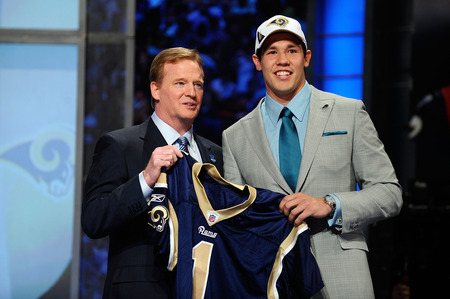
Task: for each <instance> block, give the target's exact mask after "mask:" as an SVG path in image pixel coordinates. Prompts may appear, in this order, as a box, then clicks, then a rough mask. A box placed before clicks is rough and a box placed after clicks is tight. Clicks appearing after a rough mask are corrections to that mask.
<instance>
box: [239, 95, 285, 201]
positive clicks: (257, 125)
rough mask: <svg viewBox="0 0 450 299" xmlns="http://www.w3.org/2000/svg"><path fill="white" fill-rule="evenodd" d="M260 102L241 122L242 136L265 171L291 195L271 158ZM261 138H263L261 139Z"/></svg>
mask: <svg viewBox="0 0 450 299" xmlns="http://www.w3.org/2000/svg"><path fill="white" fill-rule="evenodd" d="M262 102H263V101H260V102H259V104H258V106H257V107H256V109H254V110H253V111H252V112H250V114H249V115H248V117H246V118H245V119H243V120H242V126H243V128H244V135H245V136H246V137H247V138H248V141H249V142H250V144H251V145H252V148H253V150H254V151H255V154H256V156H257V157H258V159H259V161H260V162H261V165H262V166H263V167H264V168H265V170H266V171H267V172H268V173H269V174H270V175H271V176H272V178H273V179H274V180H275V182H276V183H277V184H278V185H279V186H280V187H281V188H282V189H283V190H284V191H286V192H287V193H292V190H291V188H290V187H289V185H288V183H287V182H286V181H285V179H284V177H283V175H282V174H281V172H280V168H279V167H278V165H277V163H276V162H275V159H274V158H273V155H272V150H271V149H270V145H269V142H268V141H267V137H266V132H265V130H264V123H263V120H262V116H261V104H262ZM261 136H263V138H261Z"/></svg>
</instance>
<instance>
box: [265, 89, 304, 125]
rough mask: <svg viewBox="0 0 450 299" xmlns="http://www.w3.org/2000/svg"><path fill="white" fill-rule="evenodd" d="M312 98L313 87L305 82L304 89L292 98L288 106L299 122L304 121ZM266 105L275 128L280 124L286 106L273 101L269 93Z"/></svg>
mask: <svg viewBox="0 0 450 299" xmlns="http://www.w3.org/2000/svg"><path fill="white" fill-rule="evenodd" d="M310 98H311V85H309V83H308V82H307V81H305V85H304V86H303V88H302V89H301V90H300V91H299V92H298V93H297V94H296V95H295V96H294V97H293V98H292V100H291V101H290V102H289V104H288V105H287V106H286V107H288V108H289V110H291V111H292V113H293V114H294V116H295V117H296V118H297V119H298V120H299V121H303V118H304V116H305V112H306V109H307V108H308V106H309V101H310ZM265 105H266V109H267V115H268V116H269V119H270V121H271V122H272V124H273V125H274V126H275V125H276V123H277V122H278V118H279V116H280V113H281V110H283V108H284V106H283V105H281V104H280V103H278V102H277V101H275V100H274V99H272V98H271V97H270V96H269V95H268V94H267V93H266V98H265Z"/></svg>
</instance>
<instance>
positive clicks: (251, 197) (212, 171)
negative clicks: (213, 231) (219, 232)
mask: <svg viewBox="0 0 450 299" xmlns="http://www.w3.org/2000/svg"><path fill="white" fill-rule="evenodd" d="M202 169H205V170H206V171H207V172H208V173H209V175H210V176H211V177H212V178H213V179H214V180H216V181H217V182H218V183H220V184H222V185H224V186H231V187H234V188H236V189H238V190H239V191H241V192H242V191H244V192H246V193H247V194H248V198H247V200H245V201H244V202H242V203H240V204H238V205H235V206H233V207H228V208H226V209H221V210H214V208H213V207H212V205H211V203H210V201H209V199H208V196H207V194H206V191H205V188H204V187H203V185H202V183H201V182H200V179H199V178H198V175H199V174H200V171H201V170H202ZM192 182H193V184H194V189H195V193H196V195H197V199H198V204H199V206H200V209H201V210H202V213H203V216H204V217H205V219H206V222H207V223H208V225H209V226H213V225H214V224H216V223H219V222H220V221H222V220H225V219H228V218H232V217H234V216H236V215H238V214H240V213H242V212H243V211H245V209H247V208H248V207H249V206H250V205H251V204H252V203H253V202H254V201H255V199H256V189H255V188H253V187H251V186H249V185H244V186H241V185H236V184H233V183H230V182H228V181H226V180H225V179H224V178H223V177H222V176H221V175H220V173H219V171H217V168H216V167H215V166H214V165H213V164H210V163H204V164H201V163H195V164H194V166H192Z"/></svg>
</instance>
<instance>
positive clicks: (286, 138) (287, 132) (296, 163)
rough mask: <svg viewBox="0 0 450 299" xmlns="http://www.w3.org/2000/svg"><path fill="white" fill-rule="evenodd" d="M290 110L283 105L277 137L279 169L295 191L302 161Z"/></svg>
mask: <svg viewBox="0 0 450 299" xmlns="http://www.w3.org/2000/svg"><path fill="white" fill-rule="evenodd" d="M292 116H294V114H292V112H291V110H289V109H288V108H286V107H284V108H283V110H282V111H281V113H280V118H281V121H282V123H281V128H280V139H279V144H278V146H279V154H280V170H281V173H282V174H283V177H284V179H285V180H286V182H287V183H288V184H289V186H290V187H291V189H292V190H293V191H294V192H295V188H296V187H297V180H298V173H299V170H300V163H301V161H302V151H301V150H300V142H299V140H298V134H297V130H296V128H295V125H294V122H293V121H292Z"/></svg>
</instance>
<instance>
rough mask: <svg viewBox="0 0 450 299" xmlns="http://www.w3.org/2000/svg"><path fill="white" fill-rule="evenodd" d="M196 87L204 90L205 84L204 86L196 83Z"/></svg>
mask: <svg viewBox="0 0 450 299" xmlns="http://www.w3.org/2000/svg"><path fill="white" fill-rule="evenodd" d="M194 86H195V87H196V88H199V89H203V84H202V83H198V82H196V83H194Z"/></svg>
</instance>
